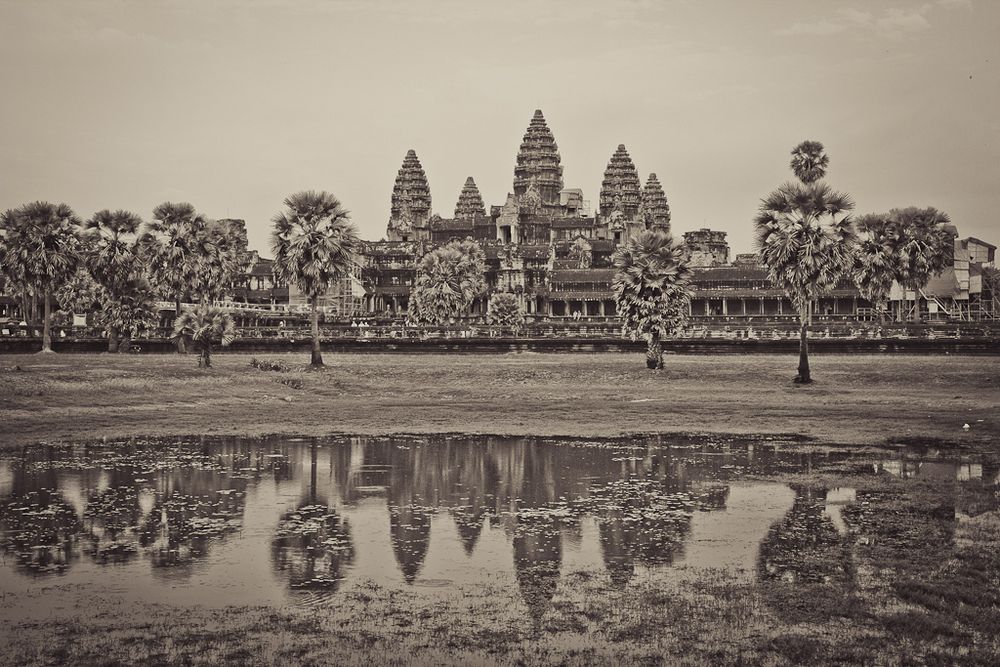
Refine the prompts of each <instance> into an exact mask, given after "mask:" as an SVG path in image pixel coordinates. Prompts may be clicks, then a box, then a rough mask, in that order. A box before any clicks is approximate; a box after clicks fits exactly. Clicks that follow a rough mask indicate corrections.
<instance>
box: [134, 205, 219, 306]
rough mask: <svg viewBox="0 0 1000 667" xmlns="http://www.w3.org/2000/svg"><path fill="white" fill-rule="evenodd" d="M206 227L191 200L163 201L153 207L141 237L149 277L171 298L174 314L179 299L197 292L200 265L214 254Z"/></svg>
mask: <svg viewBox="0 0 1000 667" xmlns="http://www.w3.org/2000/svg"><path fill="white" fill-rule="evenodd" d="M207 227H208V221H207V220H206V219H205V217H204V216H202V215H201V214H199V213H197V212H195V210H194V206H192V205H191V204H188V203H180V204H174V203H171V202H165V203H163V204H160V205H159V206H157V207H156V208H154V209H153V221H152V222H151V223H149V226H148V228H147V230H146V233H145V234H143V236H142V239H141V246H142V249H143V252H144V253H145V255H146V257H147V258H148V260H149V264H150V269H151V271H150V273H151V274H152V277H153V280H154V281H155V282H156V283H157V284H158V285H159V286H160V288H161V289H162V290H164V295H165V296H168V297H172V298H173V299H174V307H175V312H176V313H177V314H178V315H179V314H180V309H181V300H182V299H183V298H184V297H185V296H186V295H188V294H191V293H199V291H200V289H201V287H202V285H201V284H200V282H199V281H198V276H199V271H200V269H201V265H202V264H204V263H205V261H206V260H205V258H206V257H209V256H211V255H212V254H214V248H213V247H212V239H210V238H209V236H208V233H207Z"/></svg>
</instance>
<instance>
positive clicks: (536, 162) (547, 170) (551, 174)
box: [514, 109, 563, 206]
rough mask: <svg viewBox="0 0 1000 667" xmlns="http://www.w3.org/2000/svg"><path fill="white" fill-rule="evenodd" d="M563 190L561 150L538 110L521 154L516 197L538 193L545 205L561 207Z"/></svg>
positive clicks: (517, 165)
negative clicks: (560, 198)
mask: <svg viewBox="0 0 1000 667" xmlns="http://www.w3.org/2000/svg"><path fill="white" fill-rule="evenodd" d="M562 189H563V179H562V165H561V164H560V158H559V147H558V146H557V145H556V140H555V137H553V136H552V132H551V130H549V126H548V125H547V124H546V123H545V116H543V115H542V111H541V109H536V110H535V115H534V116H533V117H532V119H531V123H530V124H529V125H528V130H527V132H525V133H524V139H523V140H522V141H521V149H520V150H519V151H518V153H517V164H516V166H515V167H514V194H515V195H516V196H518V197H520V196H523V195H526V194H528V192H529V191H534V192H536V193H537V194H538V197H539V198H540V200H541V203H542V205H544V206H559V193H560V191H562Z"/></svg>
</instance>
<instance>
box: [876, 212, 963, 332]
mask: <svg viewBox="0 0 1000 667" xmlns="http://www.w3.org/2000/svg"><path fill="white" fill-rule="evenodd" d="M888 220H889V224H890V225H891V226H892V228H893V229H894V232H895V235H896V238H897V239H898V244H899V245H898V250H899V265H898V274H897V279H898V280H899V283H900V284H901V285H902V286H903V287H905V288H906V289H909V290H912V291H913V313H912V315H911V317H912V320H913V321H914V322H920V290H922V289H923V288H924V287H926V286H927V283H928V282H930V279H931V277H932V276H935V275H937V274H939V273H941V271H943V270H944V269H945V267H947V266H948V264H949V263H950V262H951V261H953V258H954V249H955V245H954V243H955V231H954V228H953V227H951V224H950V223H951V220H949V218H948V215H947V214H945V213H943V212H942V211H938V210H937V209H935V208H933V207H928V208H917V207H915V206H910V207H908V208H903V209H892V210H891V211H889V214H888Z"/></svg>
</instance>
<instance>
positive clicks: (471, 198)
mask: <svg viewBox="0 0 1000 667" xmlns="http://www.w3.org/2000/svg"><path fill="white" fill-rule="evenodd" d="M485 215H486V207H485V206H484V205H483V198H482V196H481V195H480V194H479V188H478V187H476V182H475V181H474V180H473V179H472V176H469V177H468V178H467V179H465V185H463V186H462V193H461V194H460V195H458V203H456V204H455V218H466V219H468V218H475V217H476V216H485Z"/></svg>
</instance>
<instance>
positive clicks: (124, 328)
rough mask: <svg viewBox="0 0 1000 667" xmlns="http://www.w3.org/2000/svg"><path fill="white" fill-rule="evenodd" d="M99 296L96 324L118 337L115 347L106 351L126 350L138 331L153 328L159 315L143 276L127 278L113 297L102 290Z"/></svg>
mask: <svg viewBox="0 0 1000 667" xmlns="http://www.w3.org/2000/svg"><path fill="white" fill-rule="evenodd" d="M99 296H100V299H101V309H100V311H98V313H97V317H96V322H97V323H98V324H99V325H101V326H103V327H106V328H107V329H108V330H109V331H115V332H117V333H118V334H119V336H120V340H118V341H117V347H116V348H115V349H109V351H111V352H114V351H118V352H122V351H126V350H128V347H129V343H130V342H131V339H133V338H135V337H136V336H138V335H139V332H140V331H144V330H148V329H153V328H155V327H156V325H157V323H158V320H159V313H158V311H157V308H156V302H155V301H154V299H153V288H152V287H151V286H150V284H149V281H148V280H147V279H146V278H145V276H141V275H135V276H132V277H130V278H129V279H128V280H126V281H125V282H123V283H121V284H119V285H118V289H117V292H116V293H115V294H114V295H112V294H111V293H109V292H108V291H107V290H105V289H103V288H102V289H100V290H99ZM109 345H110V343H109Z"/></svg>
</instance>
